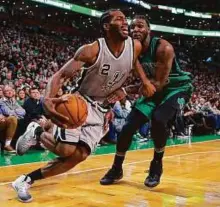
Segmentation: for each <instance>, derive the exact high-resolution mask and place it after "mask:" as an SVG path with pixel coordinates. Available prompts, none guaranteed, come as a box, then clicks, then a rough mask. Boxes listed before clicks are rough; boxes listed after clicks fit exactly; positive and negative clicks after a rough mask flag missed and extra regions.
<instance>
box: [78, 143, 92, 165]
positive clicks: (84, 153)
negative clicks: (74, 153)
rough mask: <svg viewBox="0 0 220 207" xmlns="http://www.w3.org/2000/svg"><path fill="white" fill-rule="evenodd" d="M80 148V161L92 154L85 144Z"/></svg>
mask: <svg viewBox="0 0 220 207" xmlns="http://www.w3.org/2000/svg"><path fill="white" fill-rule="evenodd" d="M79 150H80V153H81V157H80V161H81V162H83V161H84V160H86V159H87V157H88V156H89V155H90V152H89V151H88V149H86V148H85V147H83V146H80V147H79Z"/></svg>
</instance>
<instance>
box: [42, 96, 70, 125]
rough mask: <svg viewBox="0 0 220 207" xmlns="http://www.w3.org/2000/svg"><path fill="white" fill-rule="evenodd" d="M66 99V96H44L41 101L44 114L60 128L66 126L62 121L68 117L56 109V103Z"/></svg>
mask: <svg viewBox="0 0 220 207" xmlns="http://www.w3.org/2000/svg"><path fill="white" fill-rule="evenodd" d="M66 101H68V97H64V98H63V97H60V98H45V99H44V102H43V108H44V110H45V112H46V114H47V115H48V116H49V117H50V119H51V120H52V122H53V123H54V124H56V125H57V126H59V127H61V128H67V125H66V124H64V123H65V122H67V121H68V120H69V118H68V117H66V116H64V115H62V114H60V113H59V112H57V111H56V104H60V103H63V102H66Z"/></svg>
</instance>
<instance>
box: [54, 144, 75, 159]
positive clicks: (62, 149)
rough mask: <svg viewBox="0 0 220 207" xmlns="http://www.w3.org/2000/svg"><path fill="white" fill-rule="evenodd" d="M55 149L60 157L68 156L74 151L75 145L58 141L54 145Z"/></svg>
mask: <svg viewBox="0 0 220 207" xmlns="http://www.w3.org/2000/svg"><path fill="white" fill-rule="evenodd" d="M56 151H57V153H58V154H59V156H60V157H69V156H71V155H73V154H74V152H75V151H76V146H75V145H69V144H63V143H59V144H58V145H57V147H56Z"/></svg>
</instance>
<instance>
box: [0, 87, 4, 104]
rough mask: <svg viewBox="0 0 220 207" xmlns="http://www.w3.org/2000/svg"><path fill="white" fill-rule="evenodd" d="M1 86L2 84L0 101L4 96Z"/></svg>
mask: <svg viewBox="0 0 220 207" xmlns="http://www.w3.org/2000/svg"><path fill="white" fill-rule="evenodd" d="M3 88H4V86H2V85H1V86H0V101H1V100H2V99H3V98H4V94H3Z"/></svg>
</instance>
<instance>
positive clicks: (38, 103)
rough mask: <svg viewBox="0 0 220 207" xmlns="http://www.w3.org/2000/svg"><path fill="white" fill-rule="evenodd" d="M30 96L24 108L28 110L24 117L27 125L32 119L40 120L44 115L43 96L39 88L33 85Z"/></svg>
mask: <svg viewBox="0 0 220 207" xmlns="http://www.w3.org/2000/svg"><path fill="white" fill-rule="evenodd" d="M29 93H30V97H29V98H27V99H26V100H25V102H24V105H23V108H24V109H25V111H26V115H25V117H24V120H25V125H26V126H27V125H28V124H29V123H30V122H31V121H33V120H38V119H40V118H41V117H42V115H44V110H43V107H42V98H41V96H40V92H39V90H38V88H36V87H33V88H31V89H30V90H29Z"/></svg>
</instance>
